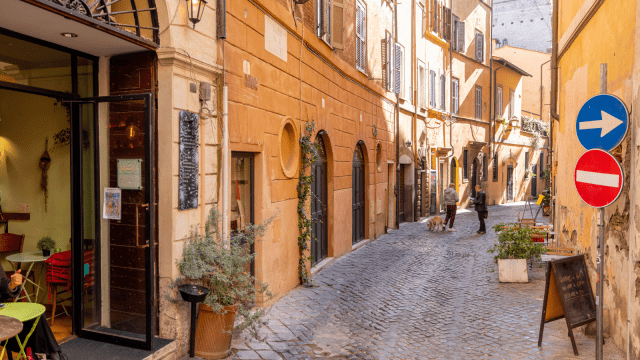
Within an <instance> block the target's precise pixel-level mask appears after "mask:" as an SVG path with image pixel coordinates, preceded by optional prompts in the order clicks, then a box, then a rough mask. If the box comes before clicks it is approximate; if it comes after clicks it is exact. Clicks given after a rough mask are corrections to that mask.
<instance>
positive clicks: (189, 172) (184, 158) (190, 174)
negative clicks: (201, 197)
mask: <svg viewBox="0 0 640 360" xmlns="http://www.w3.org/2000/svg"><path fill="white" fill-rule="evenodd" d="M179 116H180V157H179V161H180V164H179V169H180V174H179V184H178V209H179V210H188V209H195V208H197V207H198V176H199V168H198V165H199V161H198V149H199V144H198V142H199V122H198V114H195V113H191V112H188V111H185V110H182V111H180V115H179Z"/></svg>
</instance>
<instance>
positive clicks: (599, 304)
mask: <svg viewBox="0 0 640 360" xmlns="http://www.w3.org/2000/svg"><path fill="white" fill-rule="evenodd" d="M606 93H607V64H606V63H603V64H600V94H606ZM598 230H599V235H598V257H597V258H596V265H597V276H598V279H597V283H596V360H603V357H602V356H603V353H604V352H603V349H602V348H603V346H602V345H603V342H604V339H603V334H602V330H603V328H604V326H603V323H604V321H603V320H604V319H603V315H604V310H603V303H604V297H603V294H604V284H603V280H604V276H603V275H604V274H603V273H604V261H603V259H602V255H603V253H604V208H603V207H601V208H598Z"/></svg>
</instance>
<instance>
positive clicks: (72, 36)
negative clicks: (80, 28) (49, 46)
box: [61, 32, 78, 38]
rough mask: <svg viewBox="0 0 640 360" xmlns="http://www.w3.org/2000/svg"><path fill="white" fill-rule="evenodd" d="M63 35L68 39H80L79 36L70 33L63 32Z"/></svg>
mask: <svg viewBox="0 0 640 360" xmlns="http://www.w3.org/2000/svg"><path fill="white" fill-rule="evenodd" d="M61 35H62V36H64V37H68V38H75V37H78V34H74V33H69V32H63V33H62V34H61Z"/></svg>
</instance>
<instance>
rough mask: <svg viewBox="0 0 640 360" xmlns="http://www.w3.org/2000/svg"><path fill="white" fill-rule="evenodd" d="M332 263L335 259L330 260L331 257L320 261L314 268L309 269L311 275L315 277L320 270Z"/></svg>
mask: <svg viewBox="0 0 640 360" xmlns="http://www.w3.org/2000/svg"><path fill="white" fill-rule="evenodd" d="M334 261H335V258H332V257H329V258H326V259H324V260H322V261H320V262H319V263H317V264H316V265H315V266H314V267H312V268H311V275H315V274H316V273H317V272H319V271H320V270H322V269H324V268H326V267H328V266H329V265H331V264H333V262H334Z"/></svg>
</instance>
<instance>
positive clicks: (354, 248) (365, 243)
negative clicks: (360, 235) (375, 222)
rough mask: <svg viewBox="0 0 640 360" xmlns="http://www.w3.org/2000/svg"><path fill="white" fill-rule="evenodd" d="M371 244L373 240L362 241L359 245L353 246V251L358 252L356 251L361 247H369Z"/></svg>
mask: <svg viewBox="0 0 640 360" xmlns="http://www.w3.org/2000/svg"><path fill="white" fill-rule="evenodd" d="M370 242H371V240H369V239H365V240H361V241H360V242H358V243H357V244H355V245H353V246H351V251H356V250H358V249H360V248H361V247H363V246H365V245H367V244H368V243H370Z"/></svg>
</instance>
